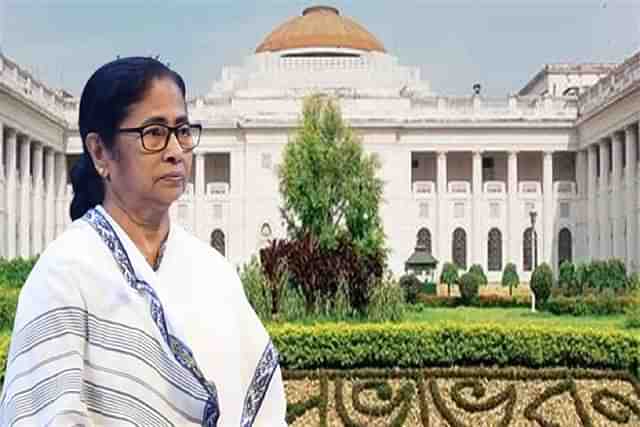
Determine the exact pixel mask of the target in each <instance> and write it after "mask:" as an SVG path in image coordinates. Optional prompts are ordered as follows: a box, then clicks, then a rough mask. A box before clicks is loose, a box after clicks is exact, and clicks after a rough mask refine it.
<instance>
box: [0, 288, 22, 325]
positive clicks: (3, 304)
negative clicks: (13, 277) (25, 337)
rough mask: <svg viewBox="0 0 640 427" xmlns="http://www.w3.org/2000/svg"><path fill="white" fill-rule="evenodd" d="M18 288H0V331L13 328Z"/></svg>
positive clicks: (18, 294) (18, 293)
mask: <svg viewBox="0 0 640 427" xmlns="http://www.w3.org/2000/svg"><path fill="white" fill-rule="evenodd" d="M19 296H20V289H13V288H9V289H2V288H0V331H4V330H11V329H13V320H14V319H15V317H16V308H17V306H18V298H19Z"/></svg>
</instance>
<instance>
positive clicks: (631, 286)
mask: <svg viewBox="0 0 640 427" xmlns="http://www.w3.org/2000/svg"><path fill="white" fill-rule="evenodd" d="M626 287H627V290H628V291H629V292H630V293H637V292H638V291H640V275H638V273H636V272H634V273H631V274H630V275H629V277H627V286H626Z"/></svg>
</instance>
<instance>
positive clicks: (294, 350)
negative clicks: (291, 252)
mask: <svg viewBox="0 0 640 427" xmlns="http://www.w3.org/2000/svg"><path fill="white" fill-rule="evenodd" d="M268 330H269V332H270V335H271V337H272V339H273V342H274V344H275V346H276V348H277V349H278V351H279V352H280V356H281V359H280V362H281V366H282V367H283V368H285V369H316V368H336V369H350V368H355V367H363V366H366V367H370V368H387V367H399V368H410V367H412V368H416V367H425V366H442V365H447V366H449V365H498V366H505V365H512V366H513V365H514V366H526V367H533V368H538V367H575V366H580V367H582V368H606V369H624V370H635V369H637V367H638V364H639V362H640V353H639V352H638V351H637V349H638V348H639V346H640V335H638V334H637V333H633V332H626V331H614V330H596V329H588V328H579V327H550V326H548V325H544V326H541V325H531V324H526V323H518V324H515V325H505V324H495V323H483V324H481V325H468V324H458V323H455V322H450V323H444V324H443V323H438V324H416V323H400V324H390V323H384V324H345V323H338V324H320V325H313V326H306V325H290V324H285V325H280V324H272V325H269V326H268Z"/></svg>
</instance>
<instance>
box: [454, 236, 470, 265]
mask: <svg viewBox="0 0 640 427" xmlns="http://www.w3.org/2000/svg"><path fill="white" fill-rule="evenodd" d="M451 252H452V253H451V258H452V259H453V262H454V263H455V264H456V265H457V266H458V268H462V269H466V268H467V232H466V231H464V229H462V228H456V229H455V230H454V232H453V242H452V245H451Z"/></svg>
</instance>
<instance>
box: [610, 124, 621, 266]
mask: <svg viewBox="0 0 640 427" xmlns="http://www.w3.org/2000/svg"><path fill="white" fill-rule="evenodd" d="M611 150H612V154H613V155H612V159H611V160H612V162H611V166H612V168H611V169H612V170H611V188H612V190H611V227H613V242H612V249H613V254H612V255H613V256H614V257H615V258H622V257H623V256H624V248H623V247H622V244H621V243H622V239H623V227H624V219H623V218H622V217H621V216H622V215H621V213H622V209H621V207H620V203H621V202H622V200H621V197H622V194H621V190H622V185H621V184H622V182H621V178H622V134H621V133H619V132H616V133H614V134H613V136H612V138H611Z"/></svg>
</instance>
